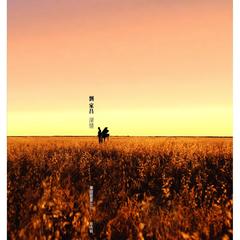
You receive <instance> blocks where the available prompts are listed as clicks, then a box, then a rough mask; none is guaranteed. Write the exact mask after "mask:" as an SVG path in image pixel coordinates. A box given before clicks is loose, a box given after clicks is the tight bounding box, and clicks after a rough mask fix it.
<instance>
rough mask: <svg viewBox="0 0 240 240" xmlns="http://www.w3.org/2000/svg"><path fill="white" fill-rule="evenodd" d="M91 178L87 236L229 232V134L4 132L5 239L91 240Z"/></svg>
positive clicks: (156, 236) (196, 236) (215, 235)
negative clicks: (106, 136) (103, 138)
mask: <svg viewBox="0 0 240 240" xmlns="http://www.w3.org/2000/svg"><path fill="white" fill-rule="evenodd" d="M89 166H90V168H91V180H90V179H89ZM90 182H91V185H93V186H94V208H93V211H92V217H93V219H94V236H92V237H91V238H92V239H117V240H121V239H173V240H176V239H231V238H232V139H230V138H229V139H223V138H148V137H129V138H127V137H126V138H123V137H122V138H121V137H119V138H117V137H115V138H111V139H110V142H108V143H106V144H103V145H99V144H98V143H97V139H96V138H91V137H82V138H77V137H71V138H67V137H58V138H57V137H56V138H55V137H51V138H44V137H36V138H34V137H25V138H24V137H18V138H14V137H9V138H8V236H9V239H90V237H89V234H88V228H89V219H90V212H89V184H90ZM36 237H37V238H36Z"/></svg>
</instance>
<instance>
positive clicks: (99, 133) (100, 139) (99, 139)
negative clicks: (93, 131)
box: [98, 127, 102, 143]
mask: <svg viewBox="0 0 240 240" xmlns="http://www.w3.org/2000/svg"><path fill="white" fill-rule="evenodd" d="M98 142H99V143H102V131H101V128H100V127H98Z"/></svg>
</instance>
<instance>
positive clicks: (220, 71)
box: [8, 0, 232, 136]
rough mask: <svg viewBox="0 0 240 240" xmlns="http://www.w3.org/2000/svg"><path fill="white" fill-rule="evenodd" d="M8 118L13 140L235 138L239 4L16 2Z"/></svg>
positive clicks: (12, 5) (11, 18)
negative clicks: (104, 131)
mask: <svg viewBox="0 0 240 240" xmlns="http://www.w3.org/2000/svg"><path fill="white" fill-rule="evenodd" d="M89 95H94V96H95V114H94V119H95V128H94V129H89V126H88V118H89V115H88V96H89ZM8 112H9V114H8V135H96V129H97V127H98V126H101V127H104V126H108V127H109V128H110V133H111V134H113V135H220V136H221V135H232V1H227V0H226V1H224V0H218V1H217V0H213V1H207V0H202V1H190V0H183V1H179V0H172V1H167V0H158V1H157V0H151V1H146V0H131V1H130V0H128V1H127V0H122V1H112V0H101V1H100V0H81V1H80V0H68V1H67V0H64V1H63V0H59V1H56V0H54V1H53V0H41V1H34V0H28V1H27V0H21V1H19V0H9V1H8Z"/></svg>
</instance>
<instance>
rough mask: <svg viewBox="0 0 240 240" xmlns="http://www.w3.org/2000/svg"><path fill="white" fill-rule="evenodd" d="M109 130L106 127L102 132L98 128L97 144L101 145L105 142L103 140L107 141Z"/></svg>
mask: <svg viewBox="0 0 240 240" xmlns="http://www.w3.org/2000/svg"><path fill="white" fill-rule="evenodd" d="M108 132H109V130H108V128H107V127H105V128H104V129H103V130H102V131H101V128H100V127H98V142H99V143H102V142H103V141H104V142H105V139H108V140H109V133H108Z"/></svg>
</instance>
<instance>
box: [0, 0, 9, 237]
mask: <svg viewBox="0 0 240 240" xmlns="http://www.w3.org/2000/svg"><path fill="white" fill-rule="evenodd" d="M0 36H1V37H0V97H1V99H0V236H1V239H7V137H6V136H7V116H6V115H7V0H1V1H0Z"/></svg>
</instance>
